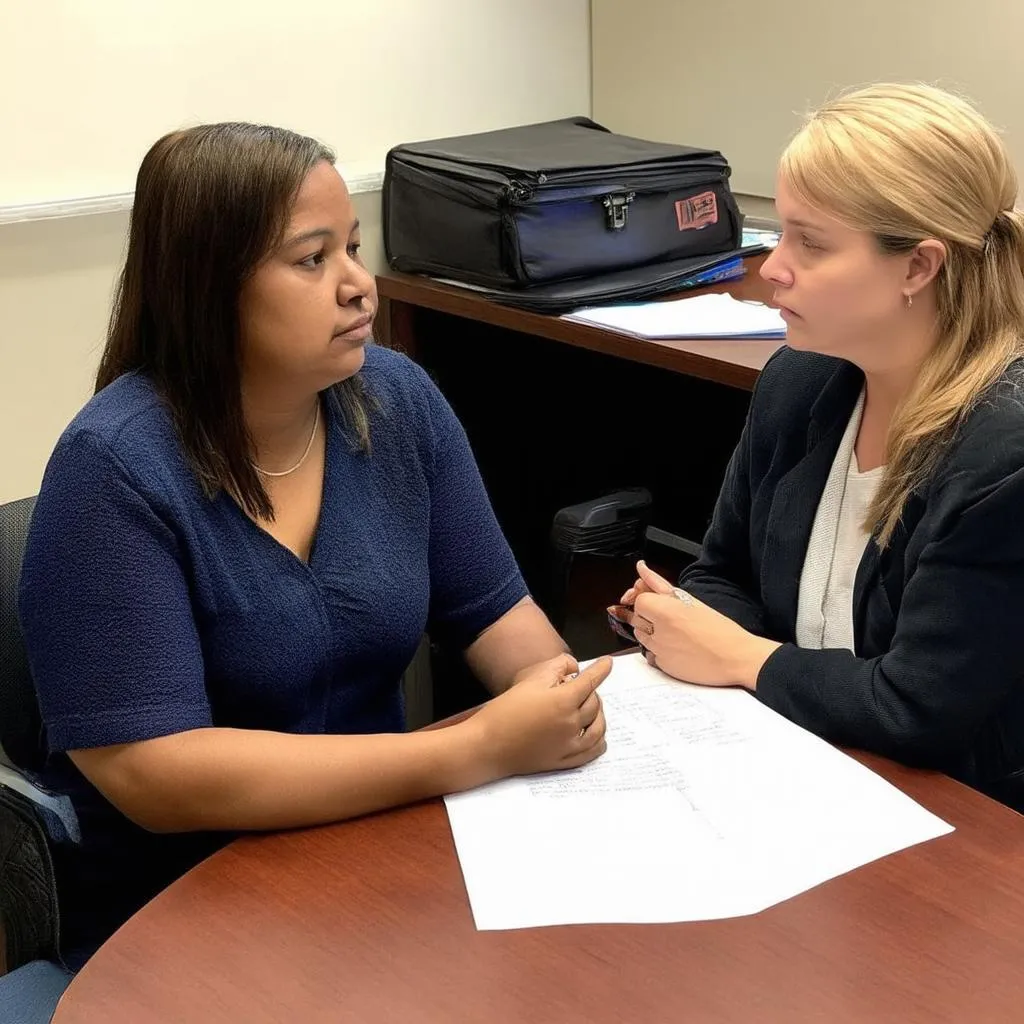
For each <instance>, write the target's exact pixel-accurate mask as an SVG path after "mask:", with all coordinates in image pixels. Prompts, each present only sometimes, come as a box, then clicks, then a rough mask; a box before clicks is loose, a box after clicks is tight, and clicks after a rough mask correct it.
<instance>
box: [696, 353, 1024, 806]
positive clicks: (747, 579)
mask: <svg viewBox="0 0 1024 1024" xmlns="http://www.w3.org/2000/svg"><path fill="white" fill-rule="evenodd" d="M863 383H864V376H863V374H862V373H861V371H860V370H858V369H857V368H856V367H854V366H852V365H851V364H850V363H846V362H844V361H841V360H838V359H833V358H830V357H827V356H820V355H813V354H810V353H801V352H796V351H793V350H792V349H787V348H783V349H781V350H780V351H779V353H777V354H776V355H775V356H774V357H773V358H772V359H771V360H770V361H769V363H768V365H767V366H766V367H765V369H764V372H763V373H762V374H761V376H760V378H759V380H758V382H757V387H756V389H755V391H754V396H753V401H752V403H751V407H750V412H749V414H748V417H747V423H746V426H745V427H744V430H743V434H742V436H741V438H740V442H739V445H738V446H737V448H736V451H735V452H734V453H733V457H732V460H731V461H730V463H729V467H728V469H727V471H726V475H725V482H724V483H723V485H722V491H721V494H720V495H719V498H718V504H717V506H716V508H715V514H714V518H713V520H712V523H711V527H710V529H709V531H708V533H707V536H706V537H705V539H704V548H703V553H702V556H701V558H700V560H699V561H698V562H696V563H695V564H694V565H693V566H691V567H690V568H689V569H688V570H687V571H686V572H684V574H683V577H682V582H683V583H684V584H685V586H686V588H687V589H688V590H690V591H691V592H692V593H693V594H695V595H696V596H698V597H699V598H700V599H701V600H703V601H705V602H706V603H707V604H709V605H711V606H712V607H714V608H717V609H718V610H719V611H721V612H722V613H724V614H725V615H727V616H729V618H731V619H733V620H734V621H736V622H738V623H739V624H740V625H742V626H744V627H745V628H746V629H747V630H749V631H751V632H753V633H757V634H759V635H761V636H766V637H770V638H772V639H775V640H779V641H782V643H783V646H782V647H780V648H779V649H778V650H777V651H776V652H775V653H774V654H773V655H772V656H771V657H770V658H769V659H768V661H767V662H766V663H765V665H764V667H763V668H762V669H761V672H760V675H759V676H758V680H757V696H758V697H759V698H760V700H762V701H763V702H764V703H765V704H767V705H768V706H769V707H771V708H774V709H775V710H776V711H778V712H780V713H781V714H783V715H785V716H786V717H787V718H789V719H791V720H792V721H794V722H796V723H797V724H799V725H801V726H803V727H804V728H806V729H809V730H811V731H812V732H815V733H817V734H818V735H819V736H821V737H823V738H824V739H827V740H829V741H831V742H833V743H837V744H842V745H846V746H851V747H857V748H860V749H863V750H870V751H875V752H877V753H880V754H884V755H886V756H887V757H891V758H893V759H895V760H898V761H902V762H904V763H907V764H913V765H918V766H924V767H931V768H937V769H939V770H941V771H943V772H946V773H948V774H950V775H952V776H954V777H955V778H958V779H961V780H962V781H964V782H967V783H968V784H970V785H973V786H976V787H977V788H979V789H982V790H984V791H986V792H988V793H990V794H991V795H993V796H996V797H997V798H998V799H1001V800H1003V801H1004V802H1006V803H1009V804H1011V805H1012V806H1015V807H1016V808H1017V809H1018V810H1024V364H1022V363H1021V362H1017V363H1015V364H1014V365H1013V366H1012V367H1011V368H1010V370H1009V371H1008V372H1007V374H1006V375H1005V377H1004V378H1003V379H1002V380H1000V381H999V382H997V383H996V384H995V385H994V386H993V387H992V388H991V389H990V390H989V392H988V393H987V394H986V395H985V396H983V398H982V399H981V401H979V402H978V404H977V405H976V407H975V408H974V410H973V411H972V412H971V413H970V415H969V416H968V417H967V419H966V420H965V421H964V423H963V424H962V426H961V427H960V429H959V431H958V433H957V435H956V437H955V439H954V440H953V441H952V443H951V444H950V446H949V449H948V452H947V453H946V454H945V456H944V458H943V460H942V462H941V463H940V465H939V466H938V468H937V469H936V471H935V472H934V474H933V476H932V478H931V479H930V480H929V481H928V483H927V484H926V485H924V486H923V487H922V488H920V490H919V491H918V492H915V493H914V494H913V495H912V496H911V498H910V500H909V501H908V503H907V505H906V507H905V509H904V513H903V518H902V522H901V524H900V526H899V528H898V529H897V530H896V533H895V535H894V537H893V539H892V541H891V542H890V544H889V546H888V547H887V548H886V550H885V551H879V548H878V546H877V545H876V544H875V542H874V539H872V540H869V541H868V545H867V548H866V550H865V553H864V557H863V558H862V560H861V563H860V566H859V568H858V570H857V577H856V584H855V589H854V596H853V625H854V638H855V645H856V652H855V653H851V652H849V651H845V650H823V651H816V650H802V649H800V648H798V647H797V646H796V643H795V635H796V612H797V597H798V591H799V585H800V573H801V570H802V567H803V561H804V555H805V552H806V550H807V543H808V540H809V538H810V534H811V526H812V525H813V521H814V516H815V512H816V511H817V507H818V502H819V499H820V498H821V494H822V491H823V490H824V487H825V481H826V478H827V477H828V474H829V470H830V468H831V466H832V462H833V459H834V458H835V454H836V451H837V449H838V447H839V443H840V440H841V438H842V436H843V432H844V430H845V428H846V425H847V423H848V422H849V419H850V416H851V414H852V412H853V408H854V405H855V404H856V401H857V398H858V396H859V394H860V391H861V388H862V387H863Z"/></svg>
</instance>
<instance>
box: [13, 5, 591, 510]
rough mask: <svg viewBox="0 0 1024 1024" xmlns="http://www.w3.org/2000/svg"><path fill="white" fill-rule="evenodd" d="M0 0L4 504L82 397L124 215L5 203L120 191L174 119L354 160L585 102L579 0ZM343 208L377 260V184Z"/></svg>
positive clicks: (585, 107)
mask: <svg viewBox="0 0 1024 1024" xmlns="http://www.w3.org/2000/svg"><path fill="white" fill-rule="evenodd" d="M0 2H2V3H3V6H4V14H3V19H2V20H3V22H4V26H5V27H10V26H13V27H14V28H15V29H16V31H14V32H13V33H8V34H7V35H6V36H5V35H3V33H0V95H3V96H5V97H7V98H8V99H12V100H14V99H16V102H9V103H6V104H4V103H0V137H2V138H4V140H5V150H4V159H3V160H2V161H0V501H7V500H10V499H13V498H17V497H21V496H23V495H26V494H31V493H35V491H36V490H37V489H38V487H39V482H40V479H41V477H42V472H43V468H44V466H45V463H46V459H47V458H48V456H49V453H50V451H51V450H52V448H53V445H54V443H55V441H56V439H57V437H58V436H59V434H60V432H61V430H62V429H63V427H64V426H65V424H66V423H67V422H68V420H70V419H71V417H72V416H74V414H75V413H76V412H77V410H78V409H79V408H80V407H81V405H82V404H83V403H84V402H85V401H86V399H87V398H88V396H89V394H90V391H91V380H92V376H93V373H94V372H95V368H96V364H97V361H98V358H99V354H100V350H101V347H102V342H103V335H104V330H105V326H106V320H107V313H108V308H109V303H110V297H111V291H112V288H113V284H114V280H115V277H116V274H117V270H118V267H119V263H120V260H121V255H122V248H123V245H124V236H125V230H126V226H127V214H125V213H119V214H102V215H93V216H82V217H71V218H66V219H59V220H49V221H35V222H30V223H14V224H12V223H4V222H3V221H4V217H3V216H2V214H3V213H4V209H3V208H4V207H6V208H8V210H9V209H10V208H11V207H13V206H17V205H19V204H22V203H26V202H32V201H45V202H50V201H59V200H65V199H73V198H77V197H81V196H87V195H93V194H106V193H110V192H121V191H126V190H128V189H129V188H130V187H131V182H132V180H133V179H134V172H135V167H136V166H137V164H138V161H139V159H140V158H141V155H142V153H143V152H144V150H145V148H146V146H147V145H148V144H149V143H150V142H152V141H153V140H154V139H155V138H156V137H157V136H158V135H159V134H160V133H161V132H163V131H164V130H167V129H168V128H171V127H175V126H178V125H180V124H182V123H195V122H197V121H202V120H220V119H250V120H257V121H268V122H272V123H273V122H276V123H280V124H285V125H287V126H288V127H292V128H295V129H298V130H300V131H306V132H309V133H310V134H313V135H316V136H317V137H319V138H322V139H323V140H324V141H325V142H327V143H329V144H330V145H332V146H333V147H334V148H335V149H336V151H337V153H338V156H339V161H340V163H341V164H342V165H344V166H345V167H349V168H351V169H352V170H353V171H354V172H355V173H357V174H360V175H370V174H373V173H374V172H375V171H376V172H379V171H380V170H382V169H383V155H384V152H385V151H386V149H387V147H388V146H390V145H392V144H394V143H396V142H399V141H403V140H411V139H420V138H430V137H434V136H438V135H448V134H458V133H462V132H471V131H481V130H484V129H489V128H496V127H503V126H505V125H509V124H519V123H523V122H526V121H530V120H545V119H548V118H555V117H563V116H566V115H569V114H577V113H589V111H590V33H589V20H590V11H589V0H485V2H482V3H481V2H480V0H435V2H433V3H430V4H427V3H425V2H423V0H373V2H372V3H363V4H358V5H356V4H348V3H344V2H342V3H340V4H339V3H338V2H337V0H311V2H310V3H308V4H307V5H306V6H305V7H304V8H303V17H302V18H285V19H283V20H282V17H281V11H282V7H281V4H280V3H279V2H277V0H248V2H246V3H244V4H243V3H242V2H241V0H237V2H236V0H225V2H223V3H219V4H213V5H211V4H209V3H208V2H207V0H174V2H171V0H153V2H152V3H146V4H142V5H140V4H138V3H137V2H136V0H91V2H89V3H81V4H68V3H63V4H60V5H58V8H57V10H56V13H55V11H54V9H53V7H52V5H46V4H40V3H38V2H37V0H0ZM240 11H244V15H245V17H244V31H240V30H239V27H238V26H239V21H238V17H237V15H238V13H239V12H240ZM311 27H314V28H315V32H314V33H313V35H311V34H310V28H311ZM328 41H330V42H328ZM323 46H327V47H328V49H327V50H325V51H324V52H321V51H320V50H318V49H317V47H323ZM311 47H312V50H311V49H310V48H311ZM309 53H312V56H309ZM282 54H283V56H284V58H285V59H286V63H287V67H286V69H285V72H286V73H282ZM326 57H331V58H334V59H333V60H331V61H328V63H327V64H326V65H325V64H324V59H326ZM310 62H311V63H310ZM307 65H308V66H307ZM40 67H45V68H46V69H47V71H46V74H45V75H42V76H40V75H39V74H38V69H39V68H40ZM27 81H31V82H32V83H33V85H32V88H31V89H28V90H26V89H25V88H24V87H23V83H24V82H27ZM125 81H132V82H134V83H138V85H137V87H136V86H133V88H131V89H128V90H125V88H124V82H125ZM101 112H107V113H101ZM356 206H357V209H358V211H359V215H360V219H361V220H362V222H363V242H364V253H365V257H366V259H367V263H368V265H369V266H370V267H371V268H372V269H375V270H376V269H380V268H381V266H382V265H383V257H382V254H381V252H380V195H379V193H370V194H363V195H359V196H357V197H356Z"/></svg>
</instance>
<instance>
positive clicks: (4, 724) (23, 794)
mask: <svg viewBox="0 0 1024 1024" xmlns="http://www.w3.org/2000/svg"><path fill="white" fill-rule="evenodd" d="M34 505H35V499H34V498H23V499H21V500H20V501H12V502H8V503H7V504H5V505H0V747H2V749H3V752H4V754H5V755H6V758H7V760H8V761H9V762H10V763H11V765H12V767H13V769H14V770H15V771H17V772H18V773H19V774H20V775H21V776H22V777H24V778H25V779H26V780H27V781H28V782H29V783H31V782H33V773H34V772H36V771H37V770H38V769H39V768H41V767H42V765H43V762H44V760H45V757H46V750H45V746H44V743H43V730H42V723H41V720H40V715H39V705H38V703H37V701H36V695H35V690H34V688H33V686H32V678H31V676H30V674H29V668H28V658H27V655H26V653H25V646H24V644H23V642H22V637H21V628H20V626H19V624H18V610H17V605H18V579H19V577H20V575H21V563H22V559H23V557H24V553H25V541H26V538H27V536H28V525H29V519H30V518H31V515H32V509H33V507H34ZM21 790H24V791H21ZM29 792H31V789H30V788H29V787H28V786H25V787H21V786H19V787H18V788H14V787H13V786H11V785H7V784H4V783H2V782H0V921H2V923H3V929H4V933H5V936H6V954H7V958H6V966H7V970H8V971H10V972H14V971H15V970H16V969H17V968H19V967H22V966H23V965H26V964H28V963H29V962H31V961H33V960H52V959H54V958H56V956H57V945H58V914H57V889H56V884H55V881H54V872H53V860H52V857H51V854H50V845H49V844H50V832H51V831H52V830H53V819H52V818H51V817H49V815H51V814H52V812H48V811H47V810H46V809H45V808H44V806H43V805H41V804H40V803H37V802H36V801H34V800H33V799H32V798H31V797H30V796H29V795H27V793H29ZM2 983H3V979H2V978H0V984H2Z"/></svg>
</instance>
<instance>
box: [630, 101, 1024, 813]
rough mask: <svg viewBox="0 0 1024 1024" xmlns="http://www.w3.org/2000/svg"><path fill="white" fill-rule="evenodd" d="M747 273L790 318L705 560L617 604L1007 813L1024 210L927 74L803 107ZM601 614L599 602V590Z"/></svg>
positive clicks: (835, 728)
mask: <svg viewBox="0 0 1024 1024" xmlns="http://www.w3.org/2000/svg"><path fill="white" fill-rule="evenodd" d="M777 197H778V198H777V206H778V213H779V217H780V219H781V221H782V227H783V234H782V240H781V242H780V244H779V247H778V248H777V249H776V250H775V251H774V252H773V253H772V255H771V256H770V257H769V258H768V259H767V260H766V262H765V263H764V267H763V269H762V274H763V276H764V277H765V279H766V280H768V281H769V282H770V283H771V284H772V285H773V286H774V288H775V295H774V298H775V302H776V303H777V304H778V305H779V306H780V308H781V309H782V312H783V316H784V317H785V319H786V321H787V324H788V337H787V341H788V347H787V348H784V349H782V350H781V351H780V352H779V354H778V355H777V356H776V357H775V358H773V359H772V360H771V362H770V363H769V364H768V366H766V367H765V370H764V373H763V374H762V375H761V377H760V379H759V381H758V385H757V388H756V390H755V393H754V397H753V402H752V405H751V408H750V413H749V417H748V420H747V423H746V426H745V428H744V431H743V434H742V436H741V438H740V442H739V445H738V447H737V449H736V451H735V453H734V455H733V458H732V460H731V462H730V465H729V467H728V470H727V472H726V477H725V482H724V484H723V487H722V491H721V494H720V496H719V500H718V504H717V507H716V510H715V514H714V518H713V520H712V524H711V527H710V529H709V532H708V534H707V536H706V538H705V542H704V547H703V553H702V556H701V558H700V560H699V561H698V562H697V563H696V564H695V565H694V566H692V567H691V568H690V569H689V570H688V571H687V572H686V573H684V575H683V578H682V579H681V580H680V584H681V588H685V589H681V588H677V589H673V588H672V586H671V585H670V584H669V583H668V582H667V581H665V580H663V579H662V578H660V577H659V576H657V575H656V574H654V573H652V572H650V571H649V570H648V569H647V567H646V566H644V565H643V564H642V563H641V565H640V570H639V571H640V579H638V580H637V583H636V585H635V586H634V587H633V588H631V589H630V590H629V591H627V593H626V594H624V595H623V598H622V605H623V606H625V607H623V608H620V609H618V614H620V615H622V616H623V617H624V618H626V619H627V620H628V621H629V622H630V623H631V624H632V626H633V628H634V630H635V635H636V637H637V639H638V641H639V642H640V643H641V644H642V645H643V646H644V647H645V648H646V650H647V651H648V656H649V658H650V659H651V660H652V661H654V662H655V663H656V664H657V665H658V667H660V668H661V669H662V670H664V671H665V672H667V673H668V674H670V675H672V676H674V677H676V678H678V679H685V680H688V681H691V682H695V683H701V684H705V685H710V686H744V687H747V688H748V689H750V690H752V691H754V692H755V693H756V694H757V696H758V697H759V698H760V699H761V700H762V701H764V703H765V704H767V705H769V706H770V707H772V708H774V709H775V710H777V711H779V712H780V713H782V714H783V715H785V716H787V717H788V718H790V719H792V720H793V721H795V722H797V723H798V724H800V725H802V726H804V727H806V728H808V729H810V730H812V731H814V732H816V733H818V734H819V735H821V736H823V737H824V738H826V739H828V740H830V741H832V742H835V743H839V744H846V745H850V746H853V747H858V748H862V749H866V750H872V751H876V752H879V753H882V754H885V755H887V756H889V757H892V758H895V759H897V760H900V761H903V762H906V763H910V764H918V765H925V766H930V767H934V768H938V769H940V770H942V771H945V772H948V773H949V774H951V775H953V776H955V777H957V778H959V779H962V780H963V781H965V782H968V783H969V784H971V785H974V786H976V787H978V788H980V789H982V790H984V791H987V792H989V793H991V794H992V795H994V796H996V797H998V798H999V799H1002V800H1004V801H1005V802H1007V803H1010V804H1011V805H1013V806H1016V807H1017V808H1018V809H1022V810H1024V521H1022V520H1024V390H1022V384H1024V362H1022V361H1021V358H1020V357H1021V355H1022V330H1024V271H1022V267H1024V221H1022V217H1021V215H1020V214H1019V213H1018V212H1017V211H1015V209H1014V201H1015V199H1016V197H1017V182H1016V177H1015V174H1014V171H1013V168H1012V166H1011V165H1010V161H1009V158H1008V156H1007V153H1006V150H1005V148H1004V146H1003V144H1002V142H1001V141H1000V139H999V137H998V136H997V134H996V132H995V131H994V130H993V128H992V127H991V126H990V125H989V124H988V122H987V121H986V120H985V119H984V118H983V117H982V116H981V115H980V114H979V113H978V112H977V111H976V110H974V109H973V108H972V107H971V106H970V105H969V104H968V103H966V102H965V101H963V100H961V99H959V98H957V97H956V96H953V95H950V94H948V93H946V92H943V91H941V90H938V89H934V88H929V87H925V86H900V85H877V86H873V87H871V88H867V89H862V90H860V91H857V92H853V93H850V94H848V95H846V96H844V97H843V98H841V99H838V100H836V101H835V102H833V103H830V104H829V105H827V106H826V107H824V108H823V109H821V110H820V111H818V112H817V113H816V114H814V115H813V116H812V117H811V118H810V119H809V120H808V121H807V123H806V124H805V125H804V127H803V128H802V130H801V131H800V132H799V133H798V134H797V135H796V137H795V138H794V139H793V141H792V142H791V143H790V145H789V146H788V148H787V149H786V151H785V152H784V154H783V156H782V159H781V162H780V165H779V175H778V192H777ZM612 611H615V609H613V610H612Z"/></svg>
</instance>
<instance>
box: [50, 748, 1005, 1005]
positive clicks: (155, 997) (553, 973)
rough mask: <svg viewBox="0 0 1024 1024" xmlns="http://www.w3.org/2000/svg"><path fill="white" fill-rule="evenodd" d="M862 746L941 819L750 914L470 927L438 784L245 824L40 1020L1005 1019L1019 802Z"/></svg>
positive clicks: (135, 922) (869, 760)
mask: <svg viewBox="0 0 1024 1024" xmlns="http://www.w3.org/2000/svg"><path fill="white" fill-rule="evenodd" d="M862 760H864V761H865V763H866V764H868V765H869V766H870V767H872V768H873V769H875V770H876V771H879V772H880V773H881V774H882V775H884V776H886V777H887V778H889V779H890V780H891V781H893V782H894V783H895V784H896V785H898V786H899V787H900V788H902V789H903V790H904V791H905V792H907V793H908V794H910V795H911V796H912V797H914V798H915V799H917V800H918V801H920V802H921V803H922V804H924V805H925V806H926V807H928V808H929V809H931V810H932V811H934V812H935V813H937V814H939V815H940V816H942V817H943V818H945V819H946V820H947V821H949V822H950V823H951V824H953V825H955V826H956V829H957V831H956V832H954V833H953V834H951V835H949V836H944V837H942V838H940V839H937V840H934V841H932V842H929V843H925V844H923V845H920V846H916V847H913V848H911V849H909V850H905V851H903V852H901V853H898V854H895V855H893V856H891V857H886V858H884V859H882V860H880V861H877V862H875V863H873V864H869V865H867V866H866V867H863V868H860V869H858V870H856V871H854V872H851V873H850V874H848V875H845V876H843V877H841V878H838V879H835V880H833V881H831V882H828V883H826V884H825V885H822V886H820V887H818V888H817V889H814V890H812V891H811V892H808V893H805V894H803V895H801V896H798V897H796V898H794V899H792V900H789V901H787V902H786V903H783V904H781V905H779V906H776V907H773V908H771V909H769V910H767V911H765V912H763V913H761V914H758V915H755V916H752V917H747V918H737V919H734V920H729V921H715V922H707V923H690V924H677V925H630V926H623V925H604V926H572V927H558V928H538V929H526V930H522V931H506V932H477V931H475V930H474V928H473V923H472V918H471V916H470V911H469V906H468V902H467V899H466V893H465V889H464V886H463V882H462V877H461V874H460V872H459V866H458V861H457V859H456V855H455V850H454V846H453V843H452V839H451V834H450V832H449V829H448V823H447V818H446V815H445V811H444V808H443V805H442V804H441V802H440V801H433V802H430V803H427V804H423V805H419V806H416V807H412V808H407V809H404V810H400V811H394V812H390V813H386V814H380V815H376V816H373V817H369V818H365V819H362V820H359V821H354V822H349V823H347V824H341V825H336V826H331V827H328V828H320V829H313V830H309V831H301V832H293V833H290V834H280V835H268V836H259V837H247V838H245V839H241V840H239V841H237V842H235V843H233V844H232V845H231V846H229V847H227V848H226V849H224V850H223V851H221V852H220V853H218V854H216V855H215V856H213V857H212V858H211V859H209V860H208V861H206V862H205V863H203V864H201V865H199V866H198V867H197V868H195V869H194V870H193V871H192V872H190V873H189V874H188V875H186V876H185V877H184V878H182V879H181V880H180V881H178V882H177V883H175V884H174V885H172V886H171V887H170V888H169V889H168V890H167V891H166V892H164V893H163V894H162V895H160V896H159V897H157V898H156V899H155V900H154V901H153V902H152V903H151V904H149V905H148V906H147V907H145V908H144V909H143V910H142V911H141V912H140V913H139V914H138V915H136V916H135V917H134V918H133V919H132V920H131V921H129V922H128V923H127V924H126V925H125V926H124V927H123V928H122V929H121V930H120V931H119V932H118V933H117V934H116V935H115V936H114V937H113V938H112V939H111V940H110V941H109V942H108V943H107V944H106V945H105V946H104V947H103V948H102V949H101V950H100V951H99V952H98V953H97V954H96V955H95V956H94V957H93V959H92V960H91V961H90V962H89V963H88V964H87V965H86V967H85V968H84V970H83V971H82V972H81V974H79V976H78V977H77V978H76V979H75V980H74V981H73V982H72V984H71V986H70V988H69V989H68V990H67V992H66V994H65V995H64V997H63V999H62V1001H61V1004H60V1007H59V1008H58V1011H57V1014H56V1016H55V1017H54V1021H55V1022H56V1024H121V1022H125V1024H156V1022H160V1024H168V1022H183V1024H184V1022H187V1024H221V1022H223V1024H228V1022H230V1024H239V1022H244V1024H270V1022H275V1024H277V1022H288V1024H292V1022H295V1024H319V1022H324V1024H327V1022H331V1024H343V1022H353V1024H355V1022H358V1024H376V1022H391V1021H394V1022H410V1024H435V1022H436V1024H461V1022H468V1024H477V1022H479V1024H506V1022H507V1024H512V1022H515V1024H520V1022H524V1021H525V1022H529V1024H548V1022H552V1024H554V1022H558V1024H575V1022H580V1024H582V1022H588V1024H604V1022H608V1024H611V1022H616V1024H619V1022H630V1024H633V1022H636V1024H660V1022H673V1024H675V1022H687V1024H701V1022H705V1021H707V1022H715V1024H719V1022H733V1021H735V1022H744V1024H747V1022H754V1024H776V1022H778V1024H801V1022H810V1021H814V1022H818V1021H821V1022H828V1024H842V1022H848V1021H853V1022H900V1024H914V1022H922V1024H923V1022H928V1024H934V1022H942V1021H949V1022H954V1021H955V1022H958V1024H995V1022H1014V1021H1019V1020H1021V1019H1024V819H1022V818H1021V817H1020V816H1019V815H1017V814H1015V813H1014V812H1013V811H1010V810H1008V809H1007V808H1005V807H1003V806H1001V805H999V804H996V803H994V802H992V801H990V800H988V799H987V798H985V797H983V796H980V795H979V794H977V793H975V792H973V791H972V790H969V789H967V788H966V787H963V786H961V785H959V784H958V783H955V782H952V781H951V780H949V779H947V778H945V777H943V776H940V775H935V774H931V773H923V772H914V771H911V770H909V769H905V768H901V767H899V766H896V765H893V764H891V763H890V762H886V761H884V760H882V759H881V758H876V757H866V756H865V757H863V758H862ZM751 856H752V857H756V856H757V852H756V851H751ZM679 863H680V870H685V869H686V851H685V850H681V851H680V855H679Z"/></svg>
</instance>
